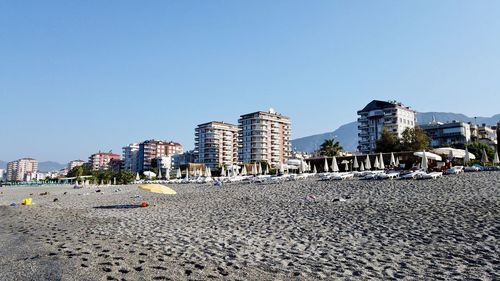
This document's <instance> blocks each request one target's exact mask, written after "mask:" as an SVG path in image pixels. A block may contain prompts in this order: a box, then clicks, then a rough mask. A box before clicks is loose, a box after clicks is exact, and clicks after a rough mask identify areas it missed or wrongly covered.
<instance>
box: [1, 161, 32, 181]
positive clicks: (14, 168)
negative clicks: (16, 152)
mask: <svg viewBox="0 0 500 281" xmlns="http://www.w3.org/2000/svg"><path fill="white" fill-rule="evenodd" d="M37 171H38V161H36V160H35V159H33V158H22V159H19V160H16V161H12V162H9V163H7V181H30V180H31V179H32V178H33V175H35V174H36V172H37Z"/></svg>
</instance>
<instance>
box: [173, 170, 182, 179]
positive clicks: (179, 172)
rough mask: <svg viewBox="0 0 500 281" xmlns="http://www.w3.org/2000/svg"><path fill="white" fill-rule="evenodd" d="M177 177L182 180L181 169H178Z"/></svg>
mask: <svg viewBox="0 0 500 281" xmlns="http://www.w3.org/2000/svg"><path fill="white" fill-rule="evenodd" d="M175 177H176V178H178V179H180V178H181V177H182V172H181V168H177V175H175Z"/></svg>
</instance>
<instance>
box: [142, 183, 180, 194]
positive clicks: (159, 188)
mask: <svg viewBox="0 0 500 281" xmlns="http://www.w3.org/2000/svg"><path fill="white" fill-rule="evenodd" d="M139 189H141V190H144V191H149V192H153V193H161V194H170V195H175V194H177V192H175V190H173V189H171V188H170V187H167V186H164V185H161V184H141V185H139Z"/></svg>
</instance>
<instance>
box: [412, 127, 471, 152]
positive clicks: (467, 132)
mask: <svg viewBox="0 0 500 281" xmlns="http://www.w3.org/2000/svg"><path fill="white" fill-rule="evenodd" d="M420 127H421V128H422V129H423V130H424V131H425V132H426V133H427V135H428V136H429V137H430V138H431V144H430V145H431V147H442V146H445V145H451V146H462V145H465V144H467V143H469V142H470V141H471V128H470V124H468V123H465V122H458V121H453V122H449V123H440V122H432V123H430V124H425V125H421V126H420Z"/></svg>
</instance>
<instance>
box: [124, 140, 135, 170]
mask: <svg viewBox="0 0 500 281" xmlns="http://www.w3.org/2000/svg"><path fill="white" fill-rule="evenodd" d="M122 151H123V153H122V160H123V169H124V170H125V171H130V172H133V173H136V172H137V171H138V170H139V167H138V165H139V144H138V143H131V144H129V145H127V146H125V147H122Z"/></svg>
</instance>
